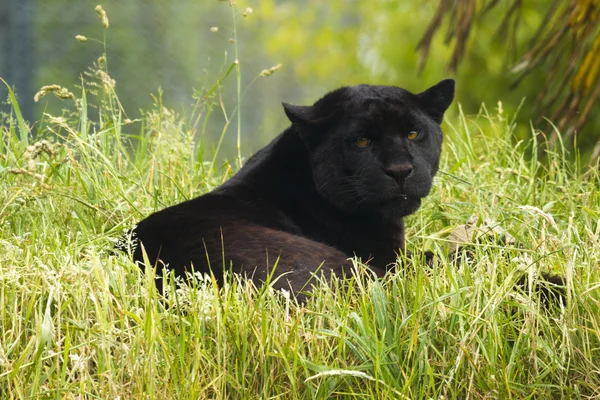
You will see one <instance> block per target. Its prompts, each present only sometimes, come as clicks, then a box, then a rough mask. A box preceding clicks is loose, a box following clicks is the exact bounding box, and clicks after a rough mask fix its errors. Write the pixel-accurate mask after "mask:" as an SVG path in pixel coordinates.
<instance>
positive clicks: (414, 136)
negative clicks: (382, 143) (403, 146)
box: [406, 131, 419, 140]
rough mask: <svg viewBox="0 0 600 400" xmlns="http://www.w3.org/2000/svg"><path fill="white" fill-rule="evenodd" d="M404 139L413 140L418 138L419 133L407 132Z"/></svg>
mask: <svg viewBox="0 0 600 400" xmlns="http://www.w3.org/2000/svg"><path fill="white" fill-rule="evenodd" d="M406 137H407V138H408V140H415V139H416V138H418V137H419V131H410V132H408V135H406Z"/></svg>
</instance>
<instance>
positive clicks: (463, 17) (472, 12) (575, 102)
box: [418, 0, 600, 163]
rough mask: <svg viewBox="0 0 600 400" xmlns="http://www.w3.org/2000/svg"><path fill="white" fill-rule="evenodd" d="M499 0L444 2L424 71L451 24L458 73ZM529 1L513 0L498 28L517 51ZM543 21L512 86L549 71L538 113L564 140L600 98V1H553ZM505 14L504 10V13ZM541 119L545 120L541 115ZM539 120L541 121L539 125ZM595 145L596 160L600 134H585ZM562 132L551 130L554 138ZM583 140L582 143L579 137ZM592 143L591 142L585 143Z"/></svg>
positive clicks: (426, 38) (425, 51)
mask: <svg viewBox="0 0 600 400" xmlns="http://www.w3.org/2000/svg"><path fill="white" fill-rule="evenodd" d="M499 3H500V2H499V1H498V0H440V2H439V5H438V8H437V11H436V13H435V14H434V16H433V18H432V20H431V22H430V24H429V27H428V28H427V30H426V32H425V34H424V35H423V38H422V39H421V41H420V42H419V44H418V49H419V50H420V52H421V56H422V58H421V61H422V62H421V68H423V66H424V65H425V61H426V60H427V59H428V57H429V54H430V50H431V43H432V39H433V37H434V35H435V34H436V32H437V31H438V30H439V29H440V28H441V27H442V24H443V22H444V20H445V19H448V21H451V22H449V23H448V24H447V27H446V34H445V42H446V43H450V42H451V41H453V42H454V48H453V51H452V55H451V57H450V62H449V67H450V70H452V71H456V70H457V69H458V67H459V64H460V63H461V61H462V60H463V59H464V58H465V56H466V55H467V54H469V50H470V49H469V42H470V40H471V35H472V31H473V27H474V25H475V24H477V23H478V22H481V20H482V17H483V16H484V15H486V14H488V13H492V12H493V11H497V12H498V10H497V8H498V5H499ZM525 3H527V1H526V0H512V2H511V3H510V5H509V7H508V9H507V10H505V11H504V13H503V14H504V15H503V17H502V18H499V19H498V21H499V23H498V24H497V31H496V37H497V38H499V39H500V40H503V41H506V43H508V44H509V46H512V50H513V51H516V45H515V42H516V41H515V37H516V35H517V31H518V29H519V28H520V27H521V26H522V25H523V18H522V16H523V15H522V14H523V11H524V9H525ZM540 7H541V9H540V10H539V12H540V13H541V12H543V15H544V17H543V19H542V20H541V21H540V22H539V23H538V26H537V30H536V31H535V33H533V34H532V35H531V37H530V40H529V42H528V44H527V46H526V48H525V49H524V50H523V52H522V55H520V57H519V59H518V60H517V62H516V63H513V65H512V68H511V72H512V73H513V74H514V75H515V76H516V77H515V78H514V79H513V80H512V84H511V87H513V88H514V87H516V86H517V85H519V84H520V83H521V82H522V81H523V80H524V79H525V78H526V77H527V76H530V75H531V74H532V73H535V72H538V73H539V72H540V71H541V70H543V71H544V73H545V74H546V77H547V78H546V79H547V81H546V84H545V85H542V86H540V88H539V93H538V95H537V101H536V103H537V105H538V109H539V115H540V116H541V115H548V116H549V118H550V120H551V121H553V122H554V123H555V124H556V126H557V128H558V131H559V132H560V134H561V135H562V140H563V141H564V142H567V143H568V142H571V140H572V139H573V136H574V135H577V134H578V133H580V132H581V131H582V129H583V127H584V125H585V124H586V122H589V121H588V119H589V117H590V114H591V112H592V109H593V108H594V106H595V105H597V100H598V98H599V97H600V23H599V22H600V21H599V17H600V0H553V1H548V2H546V3H543V4H540ZM499 13H500V12H499ZM540 118H541V117H540ZM540 118H538V122H541V121H540ZM586 133H587V134H588V135H590V136H592V139H593V140H594V141H595V144H594V147H593V149H592V151H591V159H592V162H594V163H595V161H596V160H597V159H598V157H600V135H599V134H598V132H597V131H595V132H594V130H591V129H590V130H588V131H587V132H586ZM558 134H559V133H558V132H557V131H556V130H552V133H551V134H550V140H551V142H552V141H555V140H556V139H557V135H558ZM578 141H579V142H581V141H582V140H581V139H579V140H578ZM583 142H584V143H585V142H589V140H585V139H584V140H583Z"/></svg>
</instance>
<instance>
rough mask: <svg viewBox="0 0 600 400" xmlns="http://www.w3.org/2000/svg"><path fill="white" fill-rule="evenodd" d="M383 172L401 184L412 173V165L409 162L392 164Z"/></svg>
mask: <svg viewBox="0 0 600 400" xmlns="http://www.w3.org/2000/svg"><path fill="white" fill-rule="evenodd" d="M384 171H385V173H386V174H387V175H388V176H389V177H391V178H393V179H394V180H395V181H396V182H403V181H405V180H406V178H408V177H409V176H410V175H411V174H412V173H413V164H412V163H409V162H404V163H399V164H392V165H390V166H388V167H387V168H385V169H384Z"/></svg>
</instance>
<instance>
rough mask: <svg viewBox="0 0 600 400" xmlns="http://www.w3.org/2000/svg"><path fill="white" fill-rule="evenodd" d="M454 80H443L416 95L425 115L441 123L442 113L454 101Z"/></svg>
mask: <svg viewBox="0 0 600 400" xmlns="http://www.w3.org/2000/svg"><path fill="white" fill-rule="evenodd" d="M454 86H455V84H454V79H444V80H443V81H441V82H440V83H438V84H437V85H434V86H432V87H430V88H429V89H427V90H425V91H424V92H421V93H419V94H418V95H417V97H419V98H420V99H421V103H422V105H423V107H424V108H425V110H426V111H427V113H428V114H429V115H430V116H431V117H432V118H433V119H434V120H435V122H437V123H438V124H441V123H442V119H443V118H444V112H445V111H446V110H447V109H448V107H450V104H452V100H453V99H454Z"/></svg>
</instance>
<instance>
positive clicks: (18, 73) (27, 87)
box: [0, 0, 35, 119]
mask: <svg viewBox="0 0 600 400" xmlns="http://www.w3.org/2000/svg"><path fill="white" fill-rule="evenodd" d="M32 12H33V10H32V1H31V0H2V1H0V76H2V77H3V78H4V80H6V81H7V82H8V83H9V84H10V85H12V86H14V89H15V92H16V93H18V94H19V95H20V96H19V105H20V108H21V112H22V113H23V116H24V117H25V118H27V119H30V118H31V117H32V116H33V93H34V90H35V89H34V88H33V87H32V85H31V76H32V74H33V56H32V55H33V51H32V38H31V36H32ZM0 96H1V97H0V98H2V99H3V100H4V99H5V98H6V96H7V91H6V89H5V88H4V87H2V88H0Z"/></svg>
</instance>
